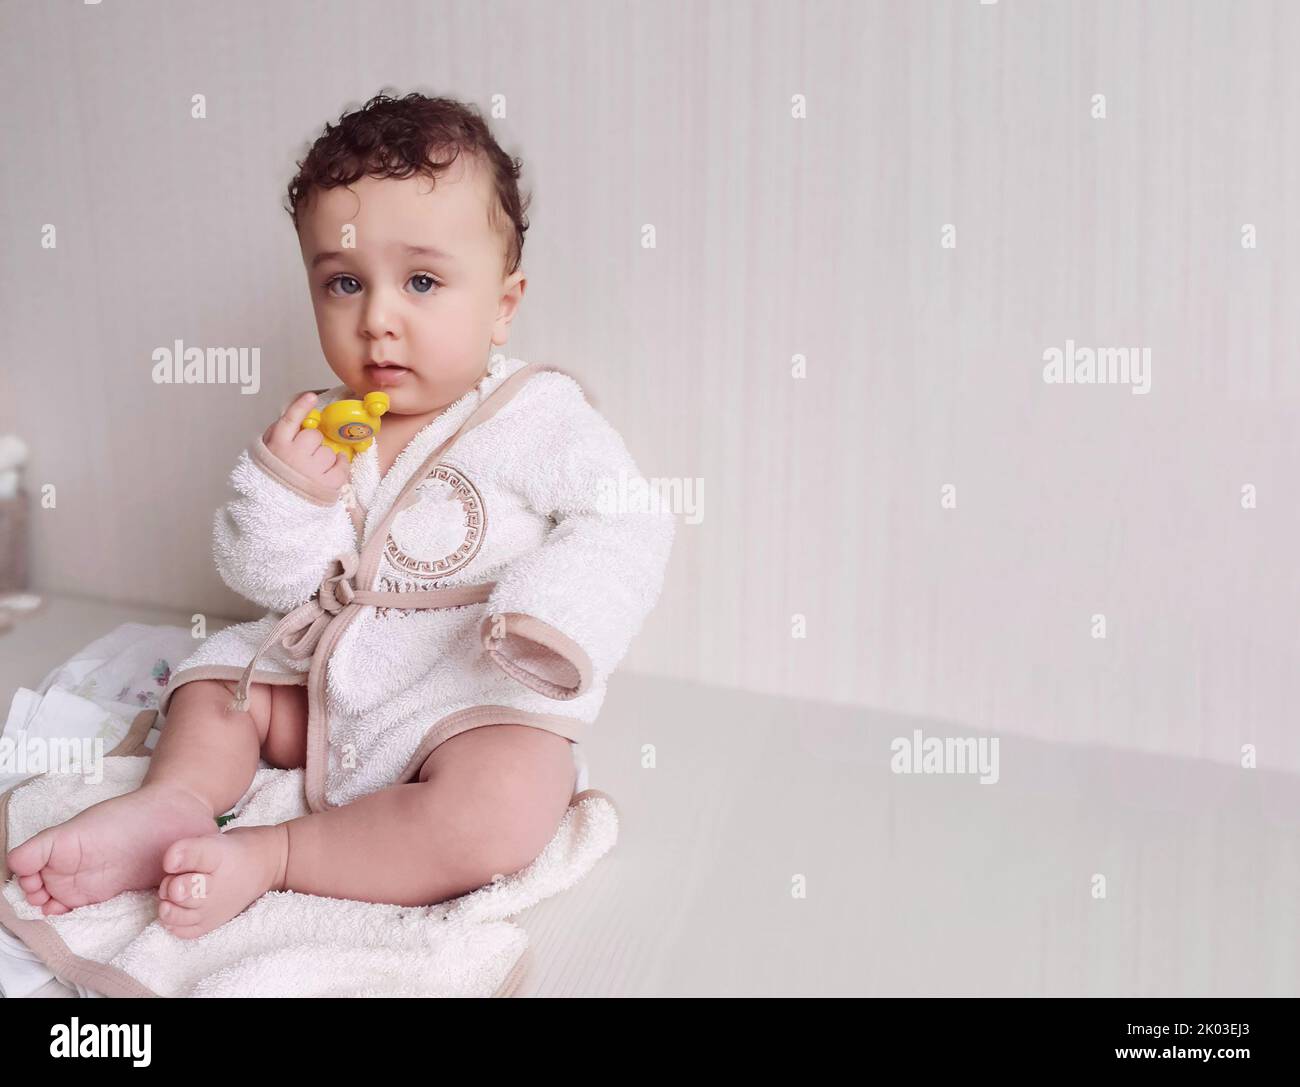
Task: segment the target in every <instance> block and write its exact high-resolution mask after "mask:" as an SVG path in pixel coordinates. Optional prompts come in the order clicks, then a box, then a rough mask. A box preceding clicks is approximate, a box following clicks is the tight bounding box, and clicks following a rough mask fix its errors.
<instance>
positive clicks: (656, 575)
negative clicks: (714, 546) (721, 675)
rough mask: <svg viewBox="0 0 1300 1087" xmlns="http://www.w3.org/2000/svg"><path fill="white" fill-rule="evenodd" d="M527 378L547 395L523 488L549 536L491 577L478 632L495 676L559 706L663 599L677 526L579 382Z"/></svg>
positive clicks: (523, 465)
mask: <svg viewBox="0 0 1300 1087" xmlns="http://www.w3.org/2000/svg"><path fill="white" fill-rule="evenodd" d="M532 380H533V381H535V382H538V383H539V385H541V386H542V387H543V388H544V390H545V392H544V393H543V395H542V396H541V397H540V400H541V403H540V404H538V405H537V410H535V411H530V412H529V413H528V414H529V416H530V417H531V419H532V420H533V422H532V424H531V427H530V434H531V437H530V440H529V441H528V442H527V443H526V444H527V446H528V448H526V450H525V455H524V456H523V457H521V458H520V465H519V468H518V472H519V475H520V477H521V478H520V480H519V490H520V492H521V494H522V495H523V497H524V499H525V501H526V502H527V503H528V505H529V506H530V507H531V508H532V509H533V510H534V511H535V512H537V513H539V514H543V515H549V516H550V517H551V520H552V522H553V527H552V528H551V530H550V532H549V534H548V536H547V537H546V539H545V540H544V541H543V542H542V544H541V545H540V546H538V547H537V548H535V549H534V550H533V551H530V552H527V553H525V554H524V555H522V556H520V557H519V558H517V559H515V560H514V561H513V562H512V563H510V565H509V566H508V568H507V569H506V572H505V573H504V574H503V575H502V576H501V577H499V578H498V579H497V584H496V587H495V589H494V590H493V592H492V595H491V597H490V598H489V600H488V605H487V612H486V614H485V616H484V619H483V624H482V626H481V628H480V634H481V637H482V641H483V647H484V649H485V651H486V652H487V653H488V655H489V656H490V658H491V659H492V660H493V661H494V662H495V663H496V664H497V665H498V667H500V668H501V669H502V670H503V671H505V672H506V673H507V674H509V675H511V676H513V677H514V678H515V679H517V680H518V681H519V682H520V683H522V684H523V685H524V686H526V687H528V688H530V689H532V690H534V691H537V692H539V693H541V694H544V695H547V696H549V697H550V698H555V699H561V700H566V699H571V698H577V697H578V696H579V695H582V694H585V693H586V692H587V691H588V690H590V689H591V687H592V686H593V684H594V683H595V682H596V681H597V680H598V679H599V680H601V681H603V680H604V679H606V678H607V677H608V676H609V674H610V673H611V672H612V671H613V670H614V668H615V666H616V665H617V664H618V663H619V661H621V660H622V659H623V657H624V655H625V654H626V652H627V649H628V646H629V645H630V643H631V641H632V638H633V637H634V636H635V635H636V633H637V631H638V630H639V629H640V627H641V624H642V622H643V621H644V620H645V618H646V616H647V615H648V614H649V612H650V609H651V608H652V607H654V605H655V602H656V601H657V599H658V597H659V593H660V589H661V588H662V586H663V578H664V568H665V566H666V565H667V562H668V555H669V552H670V550H671V548H672V542H673V536H674V532H675V528H676V521H675V518H674V516H673V513H672V511H671V509H669V508H668V507H667V506H666V504H661V503H659V502H656V501H655V500H654V496H653V495H651V494H650V493H649V491H648V489H647V488H646V487H645V481H644V479H643V478H642V477H641V476H640V473H639V472H638V471H637V467H636V464H635V463H634V462H633V460H632V457H631V456H630V454H629V453H628V451H627V447H626V446H625V445H624V443H623V439H622V438H621V437H620V435H619V434H618V432H617V431H616V430H615V429H614V428H613V427H612V426H611V425H610V424H609V423H608V422H607V421H606V420H605V419H604V417H602V416H601V415H600V414H599V413H598V412H597V411H596V409H595V408H593V407H591V405H590V404H588V403H587V401H586V398H585V397H584V396H583V394H582V389H581V386H579V385H578V383H577V382H576V381H574V380H573V379H572V378H570V377H568V376H567V375H561V374H542V375H539V376H538V377H535V378H533V379H532Z"/></svg>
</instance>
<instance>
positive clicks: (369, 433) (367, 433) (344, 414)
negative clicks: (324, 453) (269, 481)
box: [302, 392, 388, 461]
mask: <svg viewBox="0 0 1300 1087" xmlns="http://www.w3.org/2000/svg"><path fill="white" fill-rule="evenodd" d="M387 410H388V394H387V393H381V392H373V393H366V398H365V399H364V400H336V401H334V403H332V404H326V405H325V410H324V411H320V410H319V409H317V408H312V410H311V411H310V412H308V413H307V418H306V419H304V420H303V421H302V429H303V430H319V431H320V436H321V440H322V442H324V444H325V445H326V446H327V447H328V448H330V449H332V450H334V452H335V453H344V454H346V455H347V458H348V460H349V461H351V460H352V457H353V456H354V455H355V454H357V453H364V452H365V451H366V450H367V449H369V448H370V447H371V445H372V444H374V440H375V435H376V434H378V433H379V417H380V416H381V415H383V414H384V413H385V412H386V411H387Z"/></svg>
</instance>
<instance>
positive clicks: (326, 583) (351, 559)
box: [229, 549, 496, 710]
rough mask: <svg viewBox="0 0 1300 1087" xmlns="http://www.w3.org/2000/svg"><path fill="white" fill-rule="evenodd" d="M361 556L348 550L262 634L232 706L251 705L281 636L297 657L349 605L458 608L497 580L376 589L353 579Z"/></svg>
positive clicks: (476, 600)
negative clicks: (256, 675)
mask: <svg viewBox="0 0 1300 1087" xmlns="http://www.w3.org/2000/svg"><path fill="white" fill-rule="evenodd" d="M360 562H361V557H360V556H359V555H358V554H357V552H356V551H355V549H354V550H350V551H345V552H344V553H343V554H341V555H338V556H337V557H336V558H335V559H334V560H333V565H332V566H331V571H332V572H331V573H329V574H328V575H326V577H325V578H324V579H323V580H322V581H321V583H320V587H319V588H318V589H317V590H316V595H315V596H314V597H313V598H312V599H311V600H309V601H307V603H305V604H301V605H299V606H298V607H296V608H294V609H293V611H291V612H289V613H288V614H287V615H285V616H284V617H283V618H281V619H280V621H279V622H278V623H276V624H275V626H274V627H273V628H272V629H271V632H270V633H269V634H267V636H266V637H265V638H263V639H262V642H261V644H260V645H259V646H258V647H257V651H256V652H255V653H254V654H253V659H252V660H251V661H249V662H248V667H246V668H245V669H244V674H243V675H242V676H241V677H240V679H239V686H238V687H237V688H236V689H235V698H234V701H233V702H231V703H230V705H229V708H230V709H232V710H247V709H248V685H249V684H250V683H251V682H252V679H253V670H254V668H255V667H256V666H257V662H258V660H259V659H260V658H261V656H262V654H263V653H265V652H266V651H267V650H268V649H270V648H271V646H273V645H275V644H276V643H277V642H279V643H280V645H281V646H283V647H284V650H285V652H286V653H288V654H289V656H290V657H292V658H293V659H294V660H304V659H305V658H307V657H310V656H311V655H312V654H313V653H314V652H315V651H316V646H317V645H319V644H320V640H321V636H322V635H323V634H324V633H325V630H326V629H327V628H328V627H329V626H330V624H331V623H333V622H334V621H335V620H336V619H337V618H338V617H339V615H340V613H341V612H342V611H343V609H344V608H346V607H348V606H349V605H352V604H357V605H363V606H366V607H392V608H399V609H402V610H406V609H408V608H459V607H463V606H464V605H466V604H481V603H483V602H485V601H486V600H487V599H488V598H489V597H490V596H491V595H492V590H493V589H494V588H495V587H496V582H495V581H487V582H483V583H482V584H479V585H454V586H444V587H441V588H436V589H406V590H399V591H393V592H379V591H377V590H373V589H358V588H357V587H356V586H355V585H354V584H353V582H352V578H353V575H354V574H356V572H357V567H358V565H359V564H360Z"/></svg>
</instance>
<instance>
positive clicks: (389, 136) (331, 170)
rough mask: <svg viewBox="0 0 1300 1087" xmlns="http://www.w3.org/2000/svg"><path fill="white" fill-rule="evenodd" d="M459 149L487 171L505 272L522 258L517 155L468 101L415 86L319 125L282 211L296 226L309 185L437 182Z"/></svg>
mask: <svg viewBox="0 0 1300 1087" xmlns="http://www.w3.org/2000/svg"><path fill="white" fill-rule="evenodd" d="M462 151H464V152H466V153H468V154H469V155H471V156H473V157H475V158H477V159H478V160H479V161H480V162H482V163H483V164H484V165H486V167H487V169H488V171H489V173H490V176H491V180H492V184H493V187H494V188H495V190H496V199H495V200H493V201H491V202H490V203H489V207H488V223H489V224H490V225H491V227H492V229H494V230H496V231H498V232H499V233H501V234H502V235H503V237H504V239H505V243H506V244H505V250H506V255H505V274H506V275H511V274H513V273H514V272H515V271H517V270H518V268H519V262H520V261H521V260H522V258H523V252H524V232H525V231H526V230H527V229H528V219H527V217H526V215H525V212H526V211H527V210H528V205H529V204H530V203H532V196H531V194H530V195H529V196H528V197H527V198H525V199H522V200H521V198H520V194H519V184H518V182H519V175H520V173H521V171H522V169H523V163H522V161H521V160H520V159H517V158H511V157H510V156H509V155H507V154H506V153H505V152H504V151H502V150H501V147H500V145H499V144H498V143H497V141H496V139H495V138H494V137H493V135H492V132H491V130H490V129H489V128H488V125H487V122H486V121H484V120H483V117H482V115H481V114H480V113H479V110H478V107H477V106H475V105H474V104H472V103H465V102H458V101H456V100H455V99H454V98H430V97H427V96H426V95H423V94H419V93H417V92H412V93H411V94H408V95H406V96H405V97H403V98H391V97H389V96H388V95H386V94H382V93H381V94H377V95H375V96H374V97H373V98H371V99H370V101H369V102H367V103H366V104H365V105H364V106H362V107H361V108H360V109H358V110H354V111H353V112H351V113H344V114H343V115H342V116H341V117H340V118H339V120H338V124H333V125H331V124H328V123H327V124H326V125H325V130H324V132H322V133H321V135H320V136H319V137H318V138H317V140H316V142H315V143H313V144H312V145H311V149H310V150H309V151H308V152H307V156H306V157H305V158H304V159H303V160H302V161H301V162H299V163H298V164H297V166H298V173H297V174H296V175H295V176H294V179H293V180H292V181H291V182H290V183H289V199H288V203H287V204H286V205H285V211H287V212H288V213H289V216H290V218H292V219H293V225H294V229H295V230H296V229H298V227H299V225H300V221H301V220H300V216H301V213H302V211H303V210H304V208H305V205H306V204H307V202H308V201H309V199H310V196H311V193H312V191H313V190H315V189H333V188H337V187H339V186H344V185H351V184H352V183H353V182H354V181H358V180H360V179H361V178H362V177H364V176H367V175H368V176H370V177H381V178H382V177H391V178H398V179H402V178H407V177H411V176H412V175H413V174H420V175H422V176H424V177H428V178H429V179H430V180H432V181H433V182H434V183H435V184H437V178H438V177H439V175H441V174H443V173H445V172H446V171H447V169H448V168H449V167H450V166H451V164H452V163H453V162H455V161H456V159H457V157H458V156H459V155H460V153H461V152H462ZM434 156H439V157H434Z"/></svg>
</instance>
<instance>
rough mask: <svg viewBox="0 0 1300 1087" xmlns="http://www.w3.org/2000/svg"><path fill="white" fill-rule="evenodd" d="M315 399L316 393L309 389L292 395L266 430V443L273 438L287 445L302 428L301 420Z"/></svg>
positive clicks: (268, 443)
mask: <svg viewBox="0 0 1300 1087" xmlns="http://www.w3.org/2000/svg"><path fill="white" fill-rule="evenodd" d="M317 399H318V398H317V396H316V394H315V393H314V392H311V391H310V390H309V391H307V392H304V393H299V394H298V395H297V396H296V397H294V398H293V400H291V401H290V402H289V405H288V407H286V408H285V409H284V411H283V412H281V413H280V418H278V419H277V420H276V421H275V422H274V423H272V424H271V426H270V428H269V429H268V430H267V435H268V437H266V438H265V439H264V440H265V441H266V444H267V445H270V444H271V441H272V439H274V440H275V441H276V443H277V444H279V445H288V444H289V442H291V441H292V440H293V439H294V437H295V436H296V435H297V434H298V433H299V431H301V430H302V421H303V420H304V419H306V418H307V415H308V413H309V412H310V411H311V409H312V406H313V405H314V404H315V403H316V400H317Z"/></svg>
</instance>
